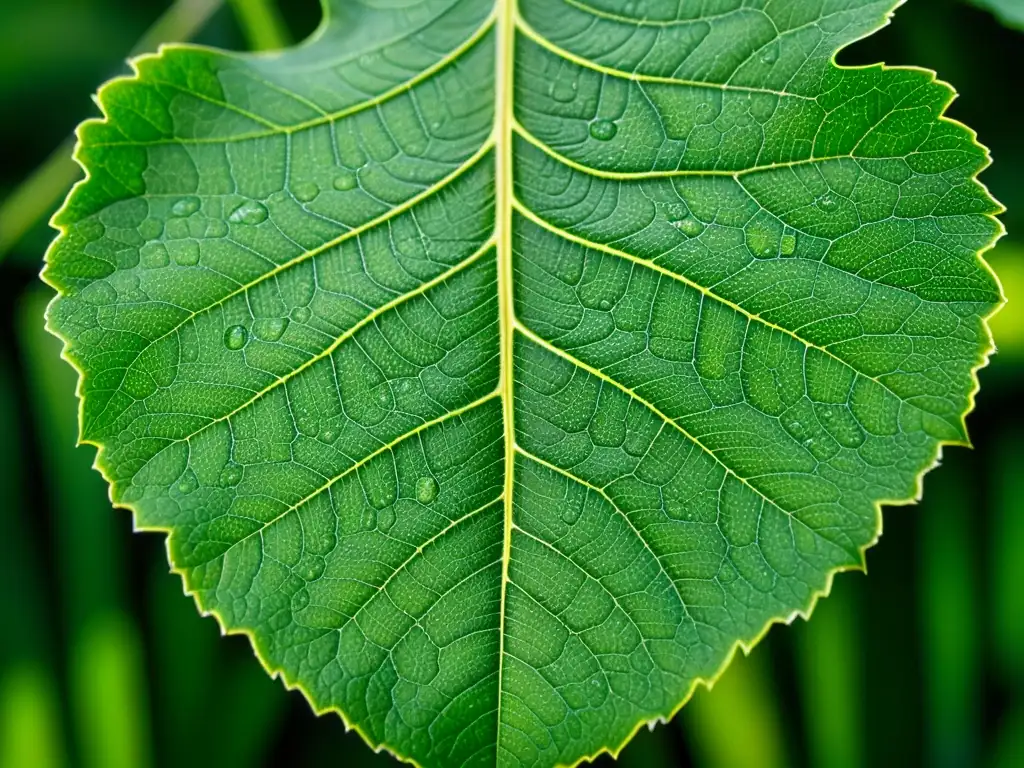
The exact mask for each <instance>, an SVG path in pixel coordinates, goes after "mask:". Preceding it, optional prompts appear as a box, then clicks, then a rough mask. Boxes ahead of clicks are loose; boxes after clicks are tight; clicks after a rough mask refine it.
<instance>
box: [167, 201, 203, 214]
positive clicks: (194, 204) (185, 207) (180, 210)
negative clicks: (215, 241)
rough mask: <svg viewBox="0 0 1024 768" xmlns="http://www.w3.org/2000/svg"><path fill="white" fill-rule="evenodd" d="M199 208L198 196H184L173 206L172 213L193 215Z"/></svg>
mask: <svg viewBox="0 0 1024 768" xmlns="http://www.w3.org/2000/svg"><path fill="white" fill-rule="evenodd" d="M198 210H199V198H198V197H192V196H190V197H183V198H181V200H179V201H178V202H176V203H175V204H174V205H172V206H171V214H172V215H174V216H191V215H192V214H193V213H195V212H196V211H198Z"/></svg>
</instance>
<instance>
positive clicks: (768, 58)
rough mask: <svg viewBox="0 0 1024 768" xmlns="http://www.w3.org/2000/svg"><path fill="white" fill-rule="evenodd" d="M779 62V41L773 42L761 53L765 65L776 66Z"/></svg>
mask: <svg viewBox="0 0 1024 768" xmlns="http://www.w3.org/2000/svg"><path fill="white" fill-rule="evenodd" d="M778 60H779V41H778V40H773V41H772V42H771V43H769V44H768V45H766V46H765V48H764V50H763V51H761V61H762V62H763V63H764V64H774V63H775V62H776V61H778Z"/></svg>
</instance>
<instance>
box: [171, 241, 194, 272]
mask: <svg viewBox="0 0 1024 768" xmlns="http://www.w3.org/2000/svg"><path fill="white" fill-rule="evenodd" d="M174 263H175V264H177V265H178V266H179V267H194V266H195V265H196V264H198V263H199V243H197V242H195V241H194V240H186V241H184V242H181V243H177V244H176V245H175V248H174Z"/></svg>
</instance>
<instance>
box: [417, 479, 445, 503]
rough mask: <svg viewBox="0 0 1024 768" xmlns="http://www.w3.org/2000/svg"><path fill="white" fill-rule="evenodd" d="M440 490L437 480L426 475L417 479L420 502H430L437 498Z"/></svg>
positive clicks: (418, 499)
mask: <svg viewBox="0 0 1024 768" xmlns="http://www.w3.org/2000/svg"><path fill="white" fill-rule="evenodd" d="M438 490H440V489H439V488H438V485H437V480H435V479H434V478H432V477H430V476H429V475H424V476H423V477H421V478H420V479H419V480H417V481H416V500H417V501H418V502H419V503H420V504H430V503H431V502H432V501H433V500H434V499H436V498H437V492H438Z"/></svg>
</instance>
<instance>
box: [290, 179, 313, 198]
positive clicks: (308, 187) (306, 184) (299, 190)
mask: <svg viewBox="0 0 1024 768" xmlns="http://www.w3.org/2000/svg"><path fill="white" fill-rule="evenodd" d="M292 194H293V195H294V196H295V199H296V200H298V201H299V202H300V203H311V202H313V201H314V200H316V198H317V196H318V195H319V194H320V187H319V186H318V185H317V184H315V183H314V182H312V181H300V182H298V183H297V184H295V185H293V186H292Z"/></svg>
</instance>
